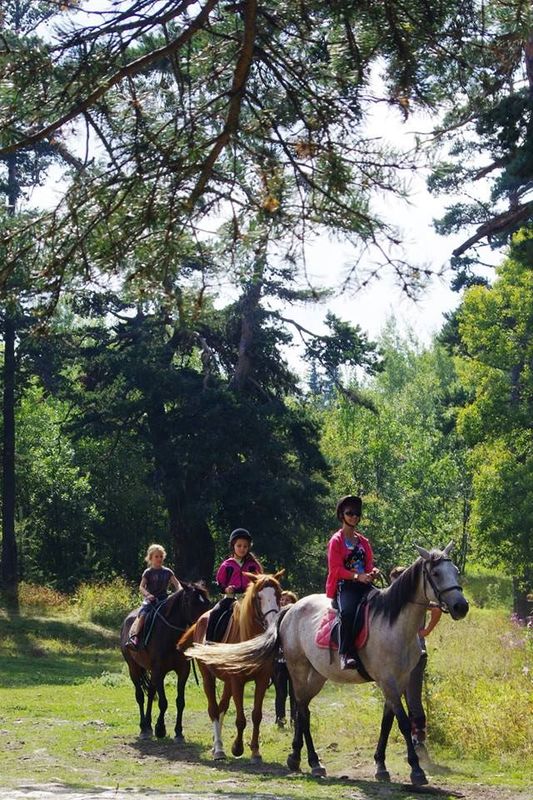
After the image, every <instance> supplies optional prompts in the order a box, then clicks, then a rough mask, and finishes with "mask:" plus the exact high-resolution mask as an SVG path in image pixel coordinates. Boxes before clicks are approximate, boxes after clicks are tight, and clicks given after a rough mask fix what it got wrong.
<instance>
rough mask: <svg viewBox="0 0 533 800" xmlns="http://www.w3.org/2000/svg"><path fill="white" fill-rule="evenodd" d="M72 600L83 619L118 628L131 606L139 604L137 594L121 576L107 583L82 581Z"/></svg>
mask: <svg viewBox="0 0 533 800" xmlns="http://www.w3.org/2000/svg"><path fill="white" fill-rule="evenodd" d="M74 601H75V603H76V606H77V608H78V611H79V613H80V616H81V617H82V618H83V619H86V620H88V621H89V622H96V623H97V624H98V625H105V626H106V627H108V628H118V627H119V626H120V625H121V623H122V620H123V619H124V617H125V616H126V615H127V613H128V612H129V611H131V609H132V608H135V607H136V606H138V605H139V594H138V592H137V591H134V590H133V589H132V587H131V586H130V585H129V584H128V583H126V581H125V580H124V579H123V578H113V580H112V581H110V582H109V583H82V584H81V585H80V586H79V587H78V589H77V590H76V594H75V596H74Z"/></svg>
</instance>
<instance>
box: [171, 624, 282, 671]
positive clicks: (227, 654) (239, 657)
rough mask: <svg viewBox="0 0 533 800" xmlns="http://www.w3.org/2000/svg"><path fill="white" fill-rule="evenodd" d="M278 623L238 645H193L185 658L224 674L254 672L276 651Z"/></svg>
mask: <svg viewBox="0 0 533 800" xmlns="http://www.w3.org/2000/svg"><path fill="white" fill-rule="evenodd" d="M279 621H280V617H278V619H277V620H276V623H275V624H274V625H271V626H270V628H268V630H266V631H265V632H264V633H261V634H259V636H254V638H253V639H247V640H246V641H245V642H239V643H238V644H195V645H194V647H193V648H192V649H191V650H189V652H188V653H187V658H196V659H197V661H200V662H201V663H202V664H206V665H207V666H208V667H218V668H219V669H221V670H223V671H224V672H229V673H236V672H243V671H244V672H255V671H256V670H259V669H261V667H263V666H264V665H265V664H266V663H267V662H268V661H270V660H271V659H272V658H273V657H274V655H275V653H276V652H277V650H278V642H279Z"/></svg>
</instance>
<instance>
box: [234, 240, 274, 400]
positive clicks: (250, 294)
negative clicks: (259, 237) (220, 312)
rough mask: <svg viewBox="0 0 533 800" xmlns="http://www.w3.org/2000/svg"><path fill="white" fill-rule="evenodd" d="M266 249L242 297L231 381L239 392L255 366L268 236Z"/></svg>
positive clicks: (258, 258) (264, 245) (257, 259)
mask: <svg viewBox="0 0 533 800" xmlns="http://www.w3.org/2000/svg"><path fill="white" fill-rule="evenodd" d="M262 246H263V247H264V250H262V251H260V250H258V253H257V255H256V261H255V264H254V271H253V275H252V280H251V281H250V284H249V285H248V287H247V288H246V290H245V292H244V296H243V297H242V299H241V308H242V314H241V335H240V339H239V352H238V356H237V364H236V366H235V372H234V373H233V377H232V378H231V381H230V387H231V388H232V389H235V391H237V392H242V391H243V389H244V387H245V385H246V382H247V380H248V378H249V376H250V373H251V371H252V368H253V360H252V347H253V340H254V332H255V329H256V325H257V322H256V313H257V309H258V307H259V302H260V300H261V293H262V290H263V276H264V271H265V266H266V255H265V254H266V237H265V241H264V243H263V245H262Z"/></svg>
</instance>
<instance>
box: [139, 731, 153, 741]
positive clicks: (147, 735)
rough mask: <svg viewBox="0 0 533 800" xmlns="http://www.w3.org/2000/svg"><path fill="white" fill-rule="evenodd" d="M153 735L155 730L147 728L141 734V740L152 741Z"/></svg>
mask: <svg viewBox="0 0 533 800" xmlns="http://www.w3.org/2000/svg"><path fill="white" fill-rule="evenodd" d="M153 735H154V732H153V730H152V729H151V728H146V730H144V731H141V732H140V734H139V739H151V738H152V736H153Z"/></svg>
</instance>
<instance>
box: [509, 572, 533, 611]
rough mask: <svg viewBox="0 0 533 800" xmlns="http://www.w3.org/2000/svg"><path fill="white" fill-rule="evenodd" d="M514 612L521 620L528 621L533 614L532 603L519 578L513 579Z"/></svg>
mask: <svg viewBox="0 0 533 800" xmlns="http://www.w3.org/2000/svg"><path fill="white" fill-rule="evenodd" d="M513 611H514V613H515V614H517V616H519V617H520V619H527V617H528V616H529V615H530V614H531V612H532V609H531V602H530V601H529V600H528V594H527V591H526V590H525V588H524V583H523V582H521V581H519V580H518V578H513Z"/></svg>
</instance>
